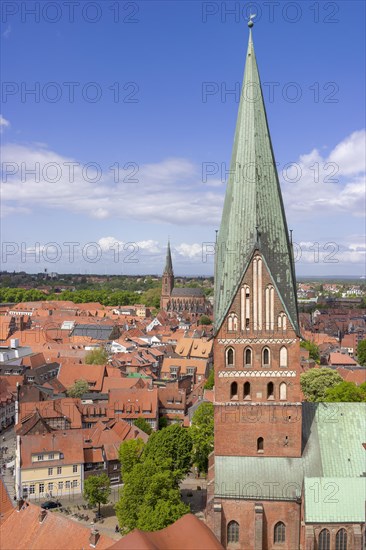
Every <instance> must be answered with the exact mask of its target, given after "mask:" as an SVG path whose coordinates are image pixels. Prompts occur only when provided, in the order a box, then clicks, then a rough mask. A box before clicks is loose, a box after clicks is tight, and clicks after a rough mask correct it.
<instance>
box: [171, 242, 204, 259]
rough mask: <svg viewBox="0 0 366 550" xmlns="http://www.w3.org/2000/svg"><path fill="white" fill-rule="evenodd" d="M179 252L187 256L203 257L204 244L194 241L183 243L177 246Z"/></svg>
mask: <svg viewBox="0 0 366 550" xmlns="http://www.w3.org/2000/svg"><path fill="white" fill-rule="evenodd" d="M175 249H176V250H177V252H178V253H179V254H180V255H181V256H183V257H185V258H198V257H200V256H201V257H202V244H198V243H193V244H187V243H182V244H180V245H178V246H176V247H175Z"/></svg>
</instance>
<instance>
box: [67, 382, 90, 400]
mask: <svg viewBox="0 0 366 550" xmlns="http://www.w3.org/2000/svg"><path fill="white" fill-rule="evenodd" d="M88 391H89V384H88V382H87V381H86V380H82V379H80V380H76V381H75V383H74V384H73V385H72V386H71V387H70V388H69V389H68V390H67V395H68V396H69V397H81V396H82V395H84V393H88Z"/></svg>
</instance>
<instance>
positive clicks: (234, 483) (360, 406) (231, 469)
mask: <svg viewBox="0 0 366 550" xmlns="http://www.w3.org/2000/svg"><path fill="white" fill-rule="evenodd" d="M302 413H303V414H302V439H303V453H302V457H301V458H287V457H266V456H263V455H262V456H254V457H245V456H215V496H216V497H219V498H220V497H221V498H235V499H250V500H252V499H256V500H271V499H275V500H296V499H297V498H298V497H299V495H301V494H302V491H303V486H304V493H305V495H304V496H305V521H306V523H316V522H319V523H337V522H340V523H343V522H362V521H365V500H366V449H365V447H364V444H365V443H366V403H303V404H302ZM243 433H244V432H243ZM264 444H265V446H266V442H265V443H264ZM264 448H265V447H264Z"/></svg>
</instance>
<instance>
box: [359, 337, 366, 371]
mask: <svg viewBox="0 0 366 550" xmlns="http://www.w3.org/2000/svg"><path fill="white" fill-rule="evenodd" d="M357 360H358V362H359V364H360V365H362V366H363V367H366V340H361V341H360V342H359V343H358V346H357Z"/></svg>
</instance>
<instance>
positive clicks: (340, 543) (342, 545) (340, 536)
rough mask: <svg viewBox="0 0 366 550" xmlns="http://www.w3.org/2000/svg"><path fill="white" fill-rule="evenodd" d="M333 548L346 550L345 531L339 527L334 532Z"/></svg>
mask: <svg viewBox="0 0 366 550" xmlns="http://www.w3.org/2000/svg"><path fill="white" fill-rule="evenodd" d="M335 550H347V531H346V530H345V529H340V530H339V531H338V533H337V534H336V545H335Z"/></svg>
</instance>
